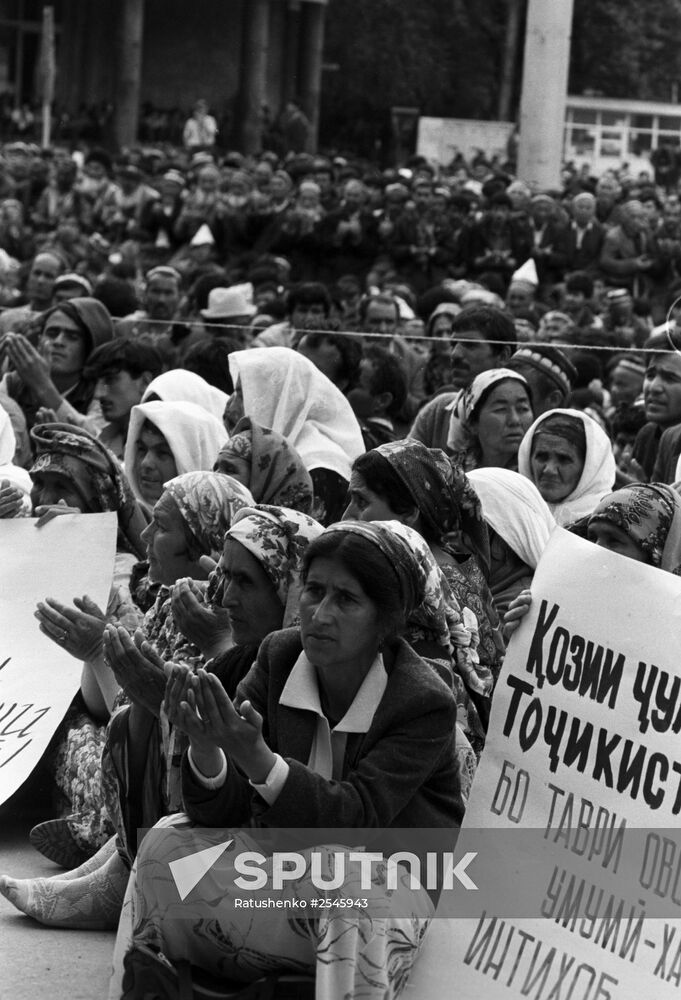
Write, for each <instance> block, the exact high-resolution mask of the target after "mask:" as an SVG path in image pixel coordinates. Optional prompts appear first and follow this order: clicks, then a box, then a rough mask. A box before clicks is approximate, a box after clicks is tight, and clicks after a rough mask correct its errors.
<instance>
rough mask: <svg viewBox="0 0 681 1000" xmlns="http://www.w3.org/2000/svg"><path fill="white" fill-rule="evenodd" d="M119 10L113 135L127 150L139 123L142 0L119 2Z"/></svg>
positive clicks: (134, 139)
mask: <svg viewBox="0 0 681 1000" xmlns="http://www.w3.org/2000/svg"><path fill="white" fill-rule="evenodd" d="M119 10H120V14H119V31H118V38H117V43H118V53H117V55H118V59H117V66H118V73H117V77H116V90H115V98H114V119H113V134H114V141H115V142H116V145H118V146H130V145H133V144H134V143H135V142H136V140H137V126H138V123H139V107H140V83H141V79H142V43H143V39H144V0H120V8H119Z"/></svg>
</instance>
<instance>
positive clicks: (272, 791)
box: [249, 753, 289, 806]
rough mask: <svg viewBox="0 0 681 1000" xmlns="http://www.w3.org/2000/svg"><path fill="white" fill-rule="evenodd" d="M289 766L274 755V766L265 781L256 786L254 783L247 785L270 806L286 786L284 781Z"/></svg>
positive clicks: (281, 758)
mask: <svg viewBox="0 0 681 1000" xmlns="http://www.w3.org/2000/svg"><path fill="white" fill-rule="evenodd" d="M288 772H289V766H288V764H287V763H286V761H285V760H284V758H283V757H282V756H281V755H280V754H278V753H275V755H274V764H273V765H272V769H271V771H270V773H269V774H268V775H267V777H266V778H265V781H264V782H263V783H262V784H261V785H258V784H256V783H255V782H254V781H250V782H249V784H250V785H251V787H252V788H255V790H256V792H257V793H258V795H260V796H261V797H262V798H263V799H264V800H265V802H266V803H267V804H268V805H269V806H272V805H274V803H275V802H276V801H277V799H278V798H279V793H280V792H281V790H282V788H283V787H284V785H285V784H286V779H287V778H288Z"/></svg>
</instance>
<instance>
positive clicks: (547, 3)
mask: <svg viewBox="0 0 681 1000" xmlns="http://www.w3.org/2000/svg"><path fill="white" fill-rule="evenodd" d="M572 8H573V0H529V3H528V9H527V31H526V34H525V56H524V65H523V89H522V96H521V101H520V146H519V150H518V176H519V177H520V178H521V180H524V181H526V182H527V183H528V184H530V185H531V186H533V187H535V188H552V187H560V166H561V162H562V157H563V131H564V123H565V98H566V95H567V82H568V65H569V60H570V33H571V28H572Z"/></svg>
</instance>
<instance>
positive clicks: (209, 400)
mask: <svg viewBox="0 0 681 1000" xmlns="http://www.w3.org/2000/svg"><path fill="white" fill-rule="evenodd" d="M228 399H229V397H228V395H227V393H226V392H223V391H222V389H218V388H217V387H216V386H214V385H211V384H210V383H209V382H206V380H205V379H204V378H201V376H200V375H197V374H196V373H195V372H189V371H186V370H185V369H184V368H173V369H172V370H171V371H169V372H163V374H162V375H157V376H156V378H155V379H154V380H153V381H152V382H150V383H149V385H148V386H147V388H146V391H145V393H144V395H143V396H142V402H143V403H151V402H153V401H154V400H161V401H162V402H164V403H195V404H196V405H197V406H202V407H203V408H204V410H208V412H209V413H212V414H213V416H214V417H216V418H217V419H218V420H220V421H222V415H223V413H224V412H225V405H226V403H227V400H228Z"/></svg>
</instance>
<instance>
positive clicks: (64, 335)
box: [2, 298, 113, 434]
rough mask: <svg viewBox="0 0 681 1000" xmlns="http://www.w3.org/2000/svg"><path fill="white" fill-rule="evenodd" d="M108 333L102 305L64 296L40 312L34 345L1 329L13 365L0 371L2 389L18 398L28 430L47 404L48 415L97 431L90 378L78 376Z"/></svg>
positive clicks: (98, 416) (96, 408)
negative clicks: (37, 336) (56, 304)
mask: <svg viewBox="0 0 681 1000" xmlns="http://www.w3.org/2000/svg"><path fill="white" fill-rule="evenodd" d="M112 338H113V324H112V322H111V316H110V315H109V311H108V309H107V308H106V307H105V306H104V305H102V303H101V302H99V300H98V299H91V298H76V299H69V300H68V301H67V302H60V303H59V305H58V306H54V307H53V308H52V309H49V310H48V311H47V312H46V313H44V314H43V316H42V317H41V327H40V337H39V341H38V348H37V349H36V348H35V347H34V346H33V344H32V343H31V342H30V341H29V340H28V339H27V338H26V337H24V336H23V335H22V334H20V333H8V334H7V336H6V338H5V344H6V347H7V355H8V357H9V360H10V362H11V364H12V368H13V370H12V371H10V372H8V373H7V374H6V375H5V376H4V378H3V380H2V391H3V392H5V393H6V394H7V395H8V396H11V398H12V399H14V400H16V401H17V403H19V405H20V406H21V408H22V410H23V412H24V416H25V417H26V422H27V424H28V427H29V429H30V428H31V427H32V426H33V424H34V423H36V421H37V420H38V421H39V420H40V416H39V411H40V410H41V409H47V410H49V411H52V413H53V416H52V419H54V420H61V421H64V422H66V423H73V424H77V425H78V426H81V427H84V428H85V429H86V430H88V431H90V432H91V433H92V434H98V433H99V431H101V429H102V427H103V426H104V423H105V420H104V417H103V416H102V412H101V409H100V406H99V402H98V401H97V400H96V399H95V398H94V397H95V383H94V382H92V381H91V380H89V379H86V378H85V377H84V369H85V364H86V361H87V359H88V357H89V356H90V354H92V352H93V351H94V349H95V348H96V347H100V346H101V345H102V344H105V343H107V342H108V341H109V340H111V339H112Z"/></svg>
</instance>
